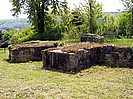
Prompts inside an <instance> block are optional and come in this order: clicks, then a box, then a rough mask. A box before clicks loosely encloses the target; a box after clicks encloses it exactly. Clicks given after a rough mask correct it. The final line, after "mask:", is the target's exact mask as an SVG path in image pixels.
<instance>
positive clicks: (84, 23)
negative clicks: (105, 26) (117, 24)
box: [63, 0, 103, 39]
mask: <svg viewBox="0 0 133 99" xmlns="http://www.w3.org/2000/svg"><path fill="white" fill-rule="evenodd" d="M73 12H74V13H75V14H72V13H73ZM102 14H103V13H102V6H101V5H100V4H97V3H96V1H95V0H93V1H92V17H93V19H92V25H93V32H94V34H96V32H97V29H98V20H99V19H100V17H101V16H102ZM75 16H77V17H76V18H75ZM73 21H77V23H78V22H81V23H80V24H78V25H77V24H74V23H73ZM64 23H65V24H63V25H65V26H64V27H65V31H64V33H63V36H64V39H79V38H80V36H81V35H83V34H87V33H90V5H89V3H88V1H86V3H85V4H80V7H77V8H76V9H75V10H74V11H72V12H69V13H68V14H67V15H65V21H64Z"/></svg>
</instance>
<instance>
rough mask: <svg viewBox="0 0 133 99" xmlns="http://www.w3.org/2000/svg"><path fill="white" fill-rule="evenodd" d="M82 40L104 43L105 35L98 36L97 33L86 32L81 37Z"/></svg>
mask: <svg viewBox="0 0 133 99" xmlns="http://www.w3.org/2000/svg"><path fill="white" fill-rule="evenodd" d="M80 40H81V42H95V43H96V42H98V43H103V42H104V37H102V36H98V35H95V34H86V35H83V36H81V38H80Z"/></svg>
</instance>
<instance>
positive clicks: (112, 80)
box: [0, 49, 133, 99]
mask: <svg viewBox="0 0 133 99" xmlns="http://www.w3.org/2000/svg"><path fill="white" fill-rule="evenodd" d="M7 58H8V52H7V53H3V50H1V49H0V99H12V98H15V99H133V69H129V68H110V67H105V66H93V67H91V68H89V69H86V70H83V71H81V72H80V73H77V74H67V73H61V72H55V71H48V70H43V69H41V67H42V62H28V63H8V62H7V61H6V59H7Z"/></svg>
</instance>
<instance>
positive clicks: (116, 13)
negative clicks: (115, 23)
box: [104, 12, 120, 17]
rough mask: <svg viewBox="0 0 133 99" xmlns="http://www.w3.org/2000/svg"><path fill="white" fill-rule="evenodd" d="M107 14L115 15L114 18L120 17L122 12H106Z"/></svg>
mask: <svg viewBox="0 0 133 99" xmlns="http://www.w3.org/2000/svg"><path fill="white" fill-rule="evenodd" d="M104 13H105V14H107V13H109V14H113V15H114V16H116V17H117V16H118V14H119V13H120V12H104Z"/></svg>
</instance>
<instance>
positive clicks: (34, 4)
mask: <svg viewBox="0 0 133 99" xmlns="http://www.w3.org/2000/svg"><path fill="white" fill-rule="evenodd" d="M10 2H11V3H12V5H13V9H12V11H13V12H14V13H13V15H14V16H15V15H16V16H17V15H19V14H20V13H21V12H22V10H24V13H26V14H28V18H29V20H30V22H31V23H32V25H33V26H34V29H35V30H36V32H37V33H39V34H38V35H39V37H40V39H42V40H43V39H44V38H45V36H46V34H47V30H48V28H49V27H48V26H50V25H51V21H52V20H51V16H50V15H49V11H50V10H51V12H52V13H55V14H56V13H59V11H60V10H66V9H67V6H66V5H67V2H66V0H64V1H58V0H10Z"/></svg>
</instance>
